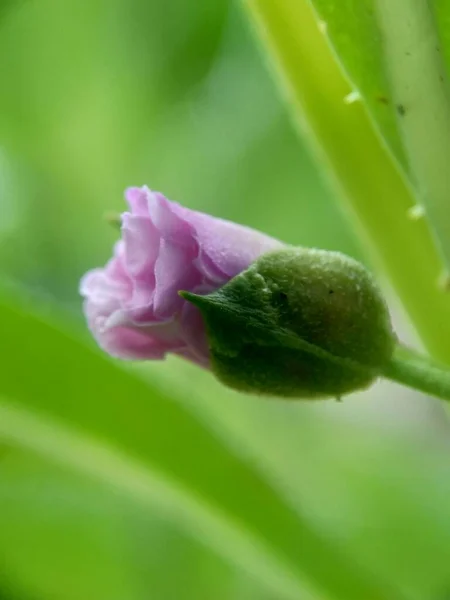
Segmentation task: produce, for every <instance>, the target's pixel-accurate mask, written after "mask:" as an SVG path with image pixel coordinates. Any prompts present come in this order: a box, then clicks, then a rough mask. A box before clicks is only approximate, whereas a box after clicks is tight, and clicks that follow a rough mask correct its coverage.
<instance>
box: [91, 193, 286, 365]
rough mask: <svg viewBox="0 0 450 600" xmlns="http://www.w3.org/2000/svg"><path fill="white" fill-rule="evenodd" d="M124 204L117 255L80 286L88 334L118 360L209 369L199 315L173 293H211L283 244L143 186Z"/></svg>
mask: <svg viewBox="0 0 450 600" xmlns="http://www.w3.org/2000/svg"><path fill="white" fill-rule="evenodd" d="M126 199H127V201H128V204H129V206H130V210H131V212H125V213H123V215H122V239H121V240H120V241H119V242H118V243H117V244H116V246H115V249H114V256H113V257H112V258H111V259H110V261H109V262H108V263H107V264H106V266H105V267H103V268H98V269H94V270H92V271H89V272H88V273H87V274H86V275H85V276H84V277H83V279H82V280H81V283H80V293H81V295H82V296H83V297H84V312H85V315H86V318H87V321H88V325H89V328H90V330H91V332H92V334H93V335H94V337H95V339H96V340H97V342H98V344H99V345H100V346H101V347H102V348H103V349H104V350H105V351H106V352H108V353H109V354H111V355H113V356H117V357H119V358H123V359H130V360H133V359H134V360H155V359H156V360H157V359H162V358H164V357H165V356H166V354H167V353H168V352H173V353H175V354H179V355H182V356H184V357H185V358H188V359H190V360H193V361H195V362H197V363H199V364H202V365H204V366H207V365H208V345H207V340H206V334H205V329H204V325H203V320H202V317H201V315H200V312H199V311H198V309H197V308H196V307H195V306H193V305H192V304H189V303H188V302H186V301H185V300H183V298H181V297H180V296H179V295H178V292H179V291H180V290H187V291H190V292H194V293H199V294H205V293H209V292H211V291H213V290H215V289H217V288H219V287H221V286H222V285H224V284H225V283H226V282H227V281H229V280H230V279H231V278H232V277H234V276H235V275H237V274H238V273H240V272H241V271H243V270H244V269H246V268H247V267H248V266H249V265H250V263H252V262H253V261H254V260H255V259H256V258H257V257H258V256H260V255H261V254H263V253H265V252H267V251H269V250H272V249H275V248H279V247H281V246H282V244H281V243H280V242H278V241H277V240H275V239H273V238H270V237H268V236H266V235H263V234H262V233H259V232H257V231H254V230H252V229H249V228H247V227H243V226H242V225H236V224H234V223H231V222H229V221H224V220H222V219H216V218H214V217H211V216H209V215H206V214H203V213H199V212H195V211H192V210H189V209H187V208H184V207H182V206H180V205H179V204H176V203H175V202H170V201H169V200H167V198H165V197H164V196H163V195H162V194H160V193H158V192H152V191H151V190H149V189H148V188H147V187H143V188H130V189H128V190H127V192H126Z"/></svg>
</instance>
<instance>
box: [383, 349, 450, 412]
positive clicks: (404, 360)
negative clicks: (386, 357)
mask: <svg viewBox="0 0 450 600" xmlns="http://www.w3.org/2000/svg"><path fill="white" fill-rule="evenodd" d="M383 377H385V378H386V379H390V380H391V381H396V382H397V383H400V384H402V385H406V386H408V387H410V388H413V389H415V390H418V391H421V392H424V393H425V394H429V395H430V396H436V397H437V398H441V399H442V400H447V401H449V402H450V369H448V368H446V367H443V366H441V365H440V364H438V363H436V362H435V361H433V360H432V359H429V358H427V357H424V356H421V355H420V354H416V353H415V352H413V351H411V350H409V349H408V348H406V347H405V346H402V345H401V344H399V345H398V347H397V349H396V350H395V352H394V355H393V357H392V359H391V360H390V362H389V363H388V364H387V366H386V367H385V368H384V370H383Z"/></svg>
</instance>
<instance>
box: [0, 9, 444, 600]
mask: <svg viewBox="0 0 450 600" xmlns="http://www.w3.org/2000/svg"><path fill="white" fill-rule="evenodd" d="M0 6H1V10H0V73H1V80H2V85H1V86H0V215H1V217H0V268H1V272H2V278H3V280H4V283H5V286H6V287H7V288H14V289H16V288H18V289H20V290H21V293H22V294H24V295H25V297H26V298H27V302H26V306H27V308H26V309H24V313H26V312H27V310H32V309H35V308H36V307H37V310H38V311H39V312H42V311H43V312H45V313H46V315H47V318H48V319H50V320H52V319H54V318H56V320H57V321H58V322H65V321H67V322H68V323H69V325H68V327H69V328H70V330H71V331H74V332H75V335H78V336H79V337H81V338H83V339H84V338H85V339H86V340H87V344H90V345H91V346H93V343H92V342H91V341H90V340H89V339H88V336H87V333H86V328H85V323H84V320H83V317H82V312H81V303H80V298H79V296H78V289H77V288H78V282H79V279H80V277H81V276H82V274H83V273H84V272H85V271H86V270H88V269H90V268H92V267H95V266H98V265H101V264H103V263H104V262H105V261H106V260H107V259H108V257H109V255H110V252H111V247H112V244H113V243H114V240H115V239H116V235H117V234H116V232H115V231H114V229H113V228H110V227H109V226H108V224H107V223H106V222H105V221H104V220H103V216H104V213H105V212H107V211H110V210H112V211H122V210H123V209H124V202H123V191H124V189H125V188H126V187H127V186H129V185H143V184H147V185H149V187H151V188H153V189H156V190H160V191H162V192H164V193H165V194H166V195H167V196H168V197H169V198H171V199H173V200H177V201H179V202H181V203H183V204H185V205H186V206H188V207H189V208H193V209H197V210H202V211H205V212H208V213H210V214H212V215H214V216H219V217H223V218H228V219H231V220H234V221H237V222H241V223H244V224H246V225H249V226H252V227H254V228H257V229H260V230H262V231H265V232H267V233H269V234H271V235H273V236H275V237H278V238H280V239H282V240H284V241H286V242H289V243H293V244H299V245H300V244H301V245H308V246H316V247H320V248H328V249H335V250H342V251H344V252H347V253H349V254H350V255H352V256H355V257H356V258H363V259H364V257H363V255H362V253H361V250H360V248H359V247H358V245H357V242H356V238H355V237H354V236H353V234H352V232H351V231H350V229H349V227H348V225H347V222H346V220H345V216H344V215H342V214H341V213H340V212H339V211H338V209H337V208H336V206H335V204H334V199H333V196H332V193H331V191H330V189H329V188H328V187H327V184H326V182H325V180H324V178H323V176H322V174H321V171H320V168H319V167H320V165H317V164H315V162H314V161H313V159H312V157H311V156H310V154H309V153H308V151H307V149H306V148H305V146H304V144H303V143H302V141H301V140H299V139H298V137H297V135H296V133H295V132H294V129H293V127H292V125H291V123H290V121H289V119H288V115H287V111H286V109H285V107H284V105H283V102H282V99H281V98H280V97H279V95H278V93H277V91H276V89H275V85H274V84H273V82H272V80H271V77H270V73H269V70H268V68H267V67H266V65H265V62H264V58H263V55H262V52H259V51H258V47H257V44H256V43H255V40H254V39H253V37H252V35H251V31H250V29H249V27H248V24H247V22H246V19H245V15H244V14H243V11H241V10H240V6H239V5H238V4H236V3H233V2H227V1H224V0H215V1H214V2H206V1H201V2H186V0H168V1H166V2H160V1H159V0H150V1H149V0H109V1H106V0H104V1H101V0H91V1H89V2H88V1H87V0H39V1H37V0H22V1H20V0H19V1H17V2H14V1H11V2H4V1H3V3H2V4H1V5H0ZM392 308H393V310H394V314H395V315H396V312H395V309H396V306H395V303H393V307H392ZM5 314H6V313H5ZM396 318H397V316H396ZM26 323H27V322H26V320H24V321H23V323H22V324H21V326H22V327H23V329H19V325H17V327H14V328H13V327H12V325H11V328H10V330H8V331H6V329H7V327H8V323H7V322H6V318H5V322H4V323H3V325H2V327H4V328H6V329H5V331H6V333H5V334H4V335H2V338H1V339H2V345H1V357H2V364H3V367H2V369H3V375H2V377H3V378H4V385H3V387H2V388H1V389H0V394H2V395H3V394H7V393H8V394H13V391H14V393H15V392H16V391H17V390H18V389H19V387H20V393H21V394H22V396H21V398H26V400H23V404H24V405H26V406H27V407H28V409H29V410H30V411H32V410H33V409H34V408H36V410H37V409H38V408H39V410H40V404H41V400H42V398H43V397H44V396H45V403H46V404H45V403H44V401H43V400H42V404H45V407H46V410H47V408H48V407H50V406H51V407H52V412H53V413H54V414H55V415H59V413H61V415H64V418H65V420H66V422H67V423H69V424H72V422H73V424H74V425H76V426H77V427H81V428H82V429H83V428H86V431H88V430H89V433H90V434H91V433H92V431H95V432H96V433H95V435H96V437H97V438H98V439H99V440H102V435H103V433H104V431H107V433H108V436H109V438H108V439H109V440H110V441H111V440H113V441H115V442H117V445H120V446H121V447H124V448H127V449H128V448H132V446H133V444H132V441H131V440H132V436H131V434H130V438H127V437H126V436H125V433H124V429H123V428H121V427H120V419H119V420H118V421H117V423H116V426H115V427H113V426H112V425H111V426H110V415H109V411H112V412H113V411H114V406H115V402H116V399H115V397H113V396H114V391H113V390H112V391H111V390H109V392H108V393H111V397H108V396H107V394H106V392H104V393H102V392H101V390H106V389H107V388H106V387H104V386H103V383H102V381H103V380H101V379H100V378H101V377H103V376H104V377H107V376H108V373H107V371H105V374H104V375H102V372H101V369H99V371H96V369H95V368H92V369H88V368H85V362H83V359H82V358H81V357H80V359H79V360H80V364H79V365H78V367H77V369H78V370H76V372H77V373H79V374H80V377H81V378H82V377H83V376H85V378H86V379H85V381H84V388H83V389H84V390H85V391H84V392H83V393H81V392H82V388H81V387H80V390H78V391H80V396H79V405H78V406H79V413H76V411H70V410H68V408H67V407H68V404H69V402H71V400H70V399H71V398H72V395H73V393H72V391H71V390H70V389H69V386H70V385H72V383H71V380H70V377H66V376H65V375H63V374H61V373H63V368H64V364H63V363H61V365H60V364H59V362H58V353H65V352H68V350H67V349H66V348H65V347H64V346H63V341H62V339H61V340H60V339H59V338H58V339H57V338H56V337H55V338H53V337H52V336H51V335H50V334H48V339H47V338H46V337H45V336H46V335H47V334H46V333H45V330H42V333H41V334H39V335H38V329H33V328H32V327H34V325H33V324H32V323H31V324H30V328H28V326H26ZM399 327H400V330H401V331H403V332H404V331H405V329H404V324H403V323H402V322H400V323H399ZM406 333H407V332H406ZM14 335H16V338H17V340H16V343H14ZM406 337H407V336H406ZM29 338H30V339H31V338H32V339H33V341H32V342H30V341H29ZM58 340H59V341H58ZM59 344H61V346H59ZM40 349H41V350H42V354H43V355H42V356H39V351H40ZM21 352H23V358H24V360H23V361H21ZM86 352H88V350H86ZM89 352H91V350H89ZM77 356H78V355H77V354H76V353H74V355H73V360H74V361H77V360H78V359H77ZM80 356H81V355H80ZM87 360H88V359H86V361H87ZM87 364H88V362H86V365H87ZM93 364H96V363H93ZM132 370H133V371H137V374H139V375H140V376H143V377H144V379H145V380H148V381H149V387H148V401H147V402H145V401H144V402H139V403H137V401H136V398H135V397H134V396H133V394H131V392H130V393H129V394H127V391H126V388H124V398H123V400H124V407H125V408H124V410H125V412H126V415H127V417H126V418H127V419H128V420H129V421H130V422H135V423H139V424H140V428H141V429H140V430H139V432H140V435H142V439H145V437H146V435H148V436H154V435H155V432H154V428H155V424H154V422H157V423H159V424H161V427H162V428H164V423H166V424H167V425H166V426H167V427H168V430H167V432H166V435H167V438H168V439H171V445H170V452H171V458H172V459H173V464H174V465H175V466H174V467H173V471H174V473H175V476H176V477H177V478H179V479H180V480H182V479H183V477H186V480H188V479H189V478H190V479H191V480H192V482H194V483H193V487H195V480H196V477H197V478H198V479H199V481H200V480H201V481H203V480H204V481H206V480H208V479H209V478H210V477H211V475H210V472H209V471H208V470H207V468H206V467H208V468H209V469H211V473H213V472H215V473H216V475H217V477H218V479H219V480H220V479H221V468H222V463H221V462H217V464H216V465H215V463H214V460H215V459H214V457H212V458H211V459H210V460H209V463H208V462H207V461H208V457H207V456H204V455H202V452H201V451H200V450H201V448H200V446H199V451H198V452H197V454H195V452H194V451H193V448H194V447H195V445H196V444H200V441H199V439H198V437H196V435H194V434H193V435H192V436H191V437H189V435H188V434H185V433H183V435H181V434H180V435H178V430H176V429H173V430H171V429H170V427H171V424H172V421H171V420H170V418H169V417H167V421H165V420H164V419H165V416H164V415H165V413H164V408H163V407H164V398H166V397H167V402H174V403H175V405H176V406H180V407H181V409H182V410H185V409H186V410H187V411H189V414H192V415H194V416H195V418H196V419H198V421H199V422H200V423H201V424H202V426H204V427H205V428H206V429H207V430H210V431H212V432H213V433H214V435H215V436H216V437H217V438H218V439H219V440H225V441H226V443H225V447H226V448H228V449H230V448H231V449H234V448H238V449H239V451H238V453H239V455H245V456H250V457H251V460H250V463H251V464H252V465H256V466H255V469H256V470H258V472H261V473H263V474H264V475H265V477H266V479H267V480H268V481H269V482H272V483H273V485H274V487H275V488H276V489H277V490H280V493H281V494H282V496H283V498H286V503H287V504H288V505H291V506H294V507H295V508H296V510H298V511H300V512H301V513H302V515H303V518H304V519H305V520H306V521H307V522H308V523H309V524H310V525H311V526H312V527H314V528H317V531H319V532H321V534H322V535H323V536H324V537H325V538H326V539H329V540H331V541H332V542H333V543H336V544H337V545H338V546H337V547H339V548H340V549H341V550H342V552H343V553H344V554H345V555H346V556H348V557H349V560H350V563H352V562H353V561H354V562H355V565H356V563H357V564H358V565H362V566H363V568H364V569H365V570H366V571H367V572H370V573H371V575H372V576H373V577H374V578H379V579H380V580H382V581H387V582H389V583H390V585H392V586H395V587H396V588H397V587H398V588H399V589H400V590H401V593H402V594H403V595H404V597H406V598H412V599H417V600H421V599H426V600H428V599H429V600H444V599H445V598H446V594H448V593H449V591H450V568H449V564H450V541H449V539H450V538H449V536H450V503H449V502H448V498H449V492H450V460H449V458H448V455H449V450H450V446H449V439H450V438H449V423H448V420H447V416H446V414H445V413H444V411H443V410H442V409H441V407H440V405H439V404H438V403H437V402H435V401H431V400H429V399H425V398H423V397H419V396H417V395H414V394H412V393H410V392H407V391H404V390H400V388H398V387H394V386H389V385H386V384H383V385H379V386H376V387H375V388H374V389H373V390H372V391H371V392H369V393H365V394H358V395H355V396H352V397H350V398H349V399H348V400H346V401H345V402H344V403H343V404H342V405H337V404H335V403H333V402H324V403H320V404H308V403H306V404H302V403H287V402H277V401H274V400H260V399H255V398H249V397H245V396H243V395H237V394H234V393H232V392H229V391H227V390H225V389H223V388H222V387H221V386H220V385H219V384H218V383H217V382H215V381H214V379H213V378H212V376H211V375H210V374H208V373H204V372H202V371H200V370H199V369H197V368H195V367H193V366H190V365H186V364H185V363H183V362H182V361H178V360H176V359H169V360H168V361H166V362H165V363H163V364H151V365H144V366H138V367H132ZM44 371H46V372H47V373H48V381H50V382H53V384H54V385H47V386H46V387H45V386H43V387H40V385H41V384H40V381H41V380H40V377H41V374H42V373H43V372H44ZM96 377H98V380H97V379H96ZM20 378H22V379H23V384H22V383H21V386H18V385H17V381H18V380H19V379H20ZM46 381H47V380H46ZM65 385H66V386H68V387H67V389H66V388H65ZM74 385H75V386H76V384H75V383H74ZM108 389H109V388H108ZM86 390H87V391H86ZM99 390H100V392H99ZM117 393H118V392H117ZM160 396H161V397H162V399H161V397H160ZM161 407H162V408H161ZM181 409H180V410H181ZM156 411H160V412H158V413H157V412H156ZM88 413H89V419H90V420H89V422H88V420H86V419H84V416H83V415H85V414H88ZM79 415H81V416H79ZM146 423H148V424H149V425H148V434H147V432H146V427H145V424H146ZM151 424H153V426H152V425H151ZM102 428H104V431H103V429H102ZM127 435H128V434H127ZM5 437H7V436H5ZM133 439H134V438H133ZM0 442H1V439H0ZM25 447H26V443H24V444H23V448H22V449H21V448H18V446H17V445H15V444H10V443H9V442H8V441H5V443H4V445H0V598H1V599H2V600H12V599H16V600H28V599H30V600H33V599H36V600H60V599H61V600H66V599H67V600H78V599H80V600H81V599H88V598H93V599H94V598H95V599H96V600H103V599H104V600H128V599H129V600H141V599H142V600H144V599H145V600H146V599H149V600H150V599H151V600H153V599H154V600H178V599H184V598H186V599H191V598H192V599H195V600H203V599H205V600H206V599H210V598H218V599H222V598H223V599H230V600H231V599H233V600H241V599H242V600H251V599H255V600H256V599H263V600H277V599H278V595H276V593H275V594H272V593H271V592H269V591H267V590H266V588H265V587H263V586H261V585H260V583H259V582H258V578H257V577H254V576H252V575H251V574H250V573H247V571H246V569H245V568H243V569H240V568H239V566H238V565H236V564H234V565H232V564H231V562H230V561H229V560H226V559H224V558H222V557H221V556H220V553H218V552H217V551H216V550H217V549H214V548H213V549H210V548H208V547H207V546H205V544H204V540H203V538H202V535H195V534H194V535H192V534H191V535H188V534H187V533H186V532H185V531H184V530H183V528H181V527H178V526H177V523H176V522H175V520H174V519H170V518H162V517H161V514H160V513H159V512H158V511H156V510H155V511H152V510H149V509H148V507H144V506H142V505H140V504H139V503H136V502H133V501H131V500H130V497H129V495H127V494H126V493H125V494H124V493H123V491H121V490H118V489H116V488H115V487H114V484H113V483H111V484H108V482H105V481H103V482H101V481H100V480H97V479H96V477H95V476H94V477H92V476H91V477H88V476H83V475H82V474H80V473H78V474H77V473H75V472H73V471H72V470H70V469H68V468H66V467H65V466H64V465H59V466H58V465H56V464H54V462H53V461H51V460H48V461H47V460H45V459H43V458H39V457H38V456H37V454H36V453H34V452H31V451H27V450H26V449H25ZM149 448H150V445H149ZM152 448H153V446H152ZM158 448H159V447H158V445H157V444H155V445H154V448H153V450H149V452H154V456H155V460H156V459H157V462H158V461H159V460H160V461H161V464H162V465H163V467H164V465H165V466H166V468H168V464H169V462H170V461H169V460H168V459H167V460H166V458H167V457H165V456H163V457H162V458H161V456H159V455H158V456H157V453H158V452H159V450H158ZM56 451H57V449H55V452H56ZM164 452H168V450H167V448H166V449H165V450H164ZM233 452H234V450H230V453H231V454H232V453H233ZM185 454H189V455H190V454H192V456H193V457H195V456H197V458H196V459H195V460H194V459H193V460H194V461H193V463H192V464H193V465H194V471H193V474H192V476H191V475H189V474H186V470H185V467H184V463H183V456H184V455H185ZM176 465H178V466H179V468H178V469H177V468H176ZM163 467H161V468H163ZM230 469H231V470H230V471H228V472H227V473H226V474H224V475H223V481H224V485H223V487H224V491H223V494H224V496H225V497H228V495H229V494H231V492H230V486H231V487H232V486H233V482H238V481H239V477H241V474H240V473H238V472H237V471H236V473H234V471H233V468H232V467H230ZM203 475H204V478H203V479H202V476H203ZM236 485H237V483H236ZM247 487H248V489H247V488H246V487H245V486H243V487H242V490H241V491H242V497H241V498H239V493H238V494H237V502H238V503H240V505H238V508H237V511H238V512H239V513H240V514H242V515H247V519H248V520H249V521H250V520H251V519H250V515H251V509H252V507H254V508H255V511H257V508H258V506H259V501H260V498H259V496H258V494H257V493H256V492H254V495H252V492H251V486H250V485H248V486H247ZM202 489H203V492H201V490H202ZM204 489H206V488H203V487H202V485H199V490H200V492H199V493H205V491H204ZM239 489H240V488H239V487H238V488H237V491H238V492H239ZM234 491H235V490H234ZM245 507H247V508H248V507H250V508H249V509H248V510H247V509H246V508H245ZM266 527H267V529H268V531H269V530H271V531H273V532H276V531H278V532H279V536H281V538H282V539H281V538H280V542H279V546H280V548H281V547H288V546H289V536H290V533H289V530H285V531H284V530H283V532H280V530H279V529H278V521H277V515H273V522H272V523H267V520H266ZM244 529H245V527H244V525H243V530H244ZM273 535H275V534H273ZM292 535H294V533H293V534H292ZM302 551H303V552H304V554H305V556H307V555H308V547H307V545H306V547H305V548H303V549H302ZM316 554H317V553H316ZM314 560H316V558H314ZM317 561H319V562H320V556H318V555H317ZM306 562H307V561H306ZM301 566H302V565H300V567H301ZM330 568H331V566H330V564H329V563H327V562H326V560H325V559H324V561H323V563H321V564H319V565H318V569H319V570H320V569H322V570H323V574H324V575H323V577H324V579H326V578H327V572H328V571H329V570H330ZM356 568H357V567H355V569H356ZM300 570H301V568H300ZM310 571H312V569H310ZM319 588H320V586H319V587H318V588H316V589H315V590H314V591H313V592H312V595H308V594H307V593H306V592H305V596H304V597H305V598H317V599H324V600H325V599H331V598H332V597H333V596H332V595H331V594H329V593H328V592H327V591H320V589H319ZM279 597H280V598H282V597H284V596H282V595H280V596H279ZM385 597H386V600H388V599H389V598H392V597H393V596H390V595H388V594H387V593H386V596H385ZM395 597H397V596H395ZM398 597H400V596H398ZM361 600H364V599H363V598H362V599H361Z"/></svg>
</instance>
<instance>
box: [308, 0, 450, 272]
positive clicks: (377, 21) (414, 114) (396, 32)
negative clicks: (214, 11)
mask: <svg viewBox="0 0 450 600" xmlns="http://www.w3.org/2000/svg"><path fill="white" fill-rule="evenodd" d="M312 4H313V5H314V6H315V8H316V10H317V13H318V15H319V17H320V18H321V19H322V20H323V23H324V26H323V27H324V30H325V31H326V35H327V36H328V37H329V40H330V42H331V44H332V46H333V48H334V50H335V51H336V54H337V57H338V59H339V60H340V62H341V64H342V65H343V67H344V69H345V71H346V72H347V73H348V76H349V78H350V81H351V82H352V84H353V86H354V87H355V89H356V91H357V92H358V94H359V95H360V96H361V98H362V100H363V102H364V104H365V106H366V107H367V108H368V110H369V112H370V114H371V115H372V117H373V119H374V122H375V123H376V125H377V126H378V128H379V130H380V132H381V134H382V137H383V139H384V140H385V142H386V144H387V146H388V147H389V148H390V150H391V152H392V153H393V155H394V156H395V157H396V159H397V160H398V161H399V162H400V163H401V165H402V167H403V169H404V171H405V172H406V173H407V175H408V176H409V181H410V183H411V185H412V186H413V188H414V190H415V193H416V198H417V202H418V203H419V204H420V205H422V206H423V207H424V208H425V210H426V215H427V217H428V219H429V223H430V225H431V227H432V230H433V232H434V235H435V238H436V243H437V245H438V247H439V249H440V251H441V254H442V257H443V259H444V262H445V263H446V264H447V267H448V266H449V265H450V243H449V241H448V240H449V239H450V213H449V211H448V208H447V198H448V187H449V184H450V178H449V175H448V168H447V165H448V163H449V160H450V92H449V81H448V77H447V73H446V70H445V68H444V63H443V59H442V51H441V40H440V37H439V32H438V28H437V27H436V23H435V15H433V12H432V4H433V3H431V2H429V1H428V0H396V1H395V2H392V0H363V1H361V0H345V1H341V0H312ZM434 4H438V5H439V7H438V8H439V10H438V11H437V14H438V15H442V13H443V12H446V11H444V10H443V9H442V5H440V3H439V2H437V3H434ZM447 10H448V9H447ZM396 123H397V125H396ZM405 157H406V159H405Z"/></svg>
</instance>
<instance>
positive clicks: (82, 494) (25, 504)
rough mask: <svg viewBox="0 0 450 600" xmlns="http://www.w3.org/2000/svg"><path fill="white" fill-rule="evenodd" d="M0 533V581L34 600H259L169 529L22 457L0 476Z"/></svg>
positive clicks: (249, 586)
mask: <svg viewBox="0 0 450 600" xmlns="http://www.w3.org/2000/svg"><path fill="white" fill-rule="evenodd" d="M0 531H1V532H2V544H1V545H0V582H1V583H4V586H6V583H8V585H7V586H6V587H7V589H11V590H13V589H16V588H17V589H18V590H19V589H20V590H22V589H23V590H24V591H31V592H32V593H33V594H34V597H36V598H41V599H50V598H51V599H52V600H80V599H85V598H95V599H96V600H123V599H124V598H126V599H127V600H148V598H149V597H151V598H152V600H178V599H179V597H180V590H183V593H184V594H185V596H184V597H186V598H195V600H210V598H215V597H220V598H221V599H223V600H235V599H236V598H238V599H239V600H252V599H253V598H258V599H261V600H262V599H264V600H268V598H267V597H266V596H265V595H264V594H263V591H262V590H261V588H260V587H259V586H258V585H257V584H256V585H255V582H254V581H253V580H251V579H250V578H248V577H246V576H245V575H244V574H243V573H242V570H238V569H233V568H230V567H229V566H228V564H227V563H225V562H224V561H223V560H221V559H220V558H219V557H218V556H217V555H216V554H214V553H212V552H210V551H209V550H208V549H207V548H205V547H203V546H202V545H201V544H200V543H199V542H197V541H196V540H194V539H193V538H192V537H191V536H187V535H184V534H183V533H182V532H181V531H180V530H179V528H177V527H176V526H175V525H171V524H170V523H167V522H165V521H163V520H161V519H158V518H157V517H156V518H155V516H152V515H151V514H150V513H149V511H148V509H146V508H144V507H142V508H141V507H140V506H138V505H137V504H136V503H135V502H132V501H127V500H126V499H125V498H122V497H121V496H120V495H119V494H117V493H116V494H112V493H111V490H109V489H108V488H107V487H106V486H103V485H101V484H99V483H97V482H95V481H92V480H89V479H88V478H85V477H82V476H77V475H76V474H75V473H72V472H71V471H68V470H67V469H63V468H57V466H55V465H53V464H52V463H46V462H44V461H43V460H39V459H37V458H35V457H33V456H32V455H30V454H29V453H24V452H20V451H17V450H16V451H15V452H14V453H11V455H10V459H9V460H8V463H7V464H5V463H3V464H2V466H1V468H0ZM3 573H4V574H6V573H8V577H7V578H6V580H5V577H4V576H3ZM0 599H1V594H0Z"/></svg>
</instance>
